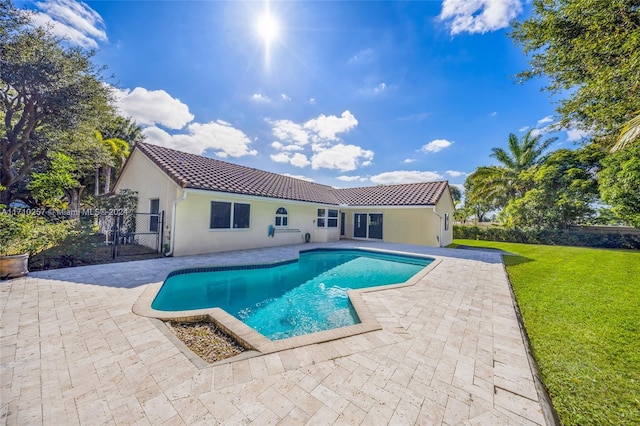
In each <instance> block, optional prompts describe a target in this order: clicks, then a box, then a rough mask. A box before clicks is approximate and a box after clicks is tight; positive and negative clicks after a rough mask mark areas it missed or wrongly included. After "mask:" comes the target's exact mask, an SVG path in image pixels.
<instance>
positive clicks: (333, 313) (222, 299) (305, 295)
mask: <svg viewBox="0 0 640 426" xmlns="http://www.w3.org/2000/svg"><path fill="white" fill-rule="evenodd" d="M432 261H433V259H430V258H425V257H412V256H399V255H393V254H381V253H375V252H369V251H364V250H327V249H320V250H309V251H305V252H301V253H300V259H299V260H292V261H287V262H281V263H277V264H271V265H251V266H237V267H211V268H198V269H191V270H189V269H186V270H179V271H174V272H172V273H171V274H169V276H168V277H167V279H166V280H165V282H164V284H163V285H162V287H161V289H160V291H159V292H158V295H157V296H156V298H155V299H154V301H153V303H152V304H151V307H152V308H154V309H157V310H160V311H184V310H192V309H203V308H212V307H219V308H222V309H224V310H225V311H227V312H228V313H229V314H231V315H233V316H235V317H236V318H238V319H240V320H241V321H242V322H244V323H245V324H247V325H248V326H250V327H252V328H253V329H255V330H257V331H258V332H260V333H262V334H263V335H265V336H266V337H268V338H269V339H271V340H278V339H285V338H288V337H293V336H299V335H303V334H309V333H315V332H318V331H323V330H329V329H333V328H338V327H344V326H347V325H353V324H357V323H358V322H359V320H358V318H357V315H356V313H355V312H354V310H353V308H352V307H351V304H350V303H349V298H348V296H347V291H348V290H352V289H360V288H366V287H375V286H381V285H388V284H398V283H403V282H405V281H406V280H408V279H409V278H411V277H412V276H413V275H415V274H416V273H417V272H419V271H420V270H422V269H423V268H424V267H425V266H427V265H428V264H429V263H431V262H432Z"/></svg>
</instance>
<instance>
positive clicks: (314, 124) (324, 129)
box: [304, 111, 358, 141]
mask: <svg viewBox="0 0 640 426" xmlns="http://www.w3.org/2000/svg"><path fill="white" fill-rule="evenodd" d="M357 125H358V120H356V118H355V117H354V116H353V114H351V112H349V111H344V112H343V113H342V115H341V116H340V117H336V116H335V115H328V116H327V115H324V114H320V115H319V116H318V118H314V119H312V120H309V121H307V122H306V123H304V128H305V129H307V130H309V131H311V132H313V133H315V135H313V136H312V138H313V139H314V140H326V141H335V140H337V139H338V137H337V134H338V133H345V132H348V131H349V130H351V129H352V128H354V127H356V126H357Z"/></svg>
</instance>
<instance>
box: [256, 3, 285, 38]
mask: <svg viewBox="0 0 640 426" xmlns="http://www.w3.org/2000/svg"><path fill="white" fill-rule="evenodd" d="M256 31H257V33H258V35H259V36H260V38H262V39H263V40H264V42H265V43H267V44H269V43H271V42H272V41H273V40H275V39H277V38H278V35H279V34H280V25H279V24H278V21H277V20H276V19H275V18H274V17H273V16H272V15H271V14H270V13H269V11H266V12H265V13H264V14H263V15H262V16H260V17H259V18H258V21H257V22H256Z"/></svg>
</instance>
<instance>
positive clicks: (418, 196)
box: [135, 142, 447, 206]
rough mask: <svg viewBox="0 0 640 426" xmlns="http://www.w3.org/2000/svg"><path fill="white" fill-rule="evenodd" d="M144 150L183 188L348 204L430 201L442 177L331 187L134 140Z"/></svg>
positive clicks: (434, 200) (435, 199) (437, 195)
mask: <svg viewBox="0 0 640 426" xmlns="http://www.w3.org/2000/svg"><path fill="white" fill-rule="evenodd" d="M135 149H139V150H140V151H141V152H143V153H144V154H145V155H146V156H147V157H148V158H149V159H150V160H151V161H153V162H154V163H155V164H156V165H157V166H158V167H160V168H161V169H162V170H163V171H164V172H165V173H166V174H167V175H168V176H169V177H170V178H171V179H173V180H174V181H175V182H176V183H177V184H178V185H180V186H181V187H183V188H193V189H203V190H209V191H219V192H228V193H232V194H243V195H253V196H259V197H269V198H281V199H286V200H296V201H308V202H316V203H323V204H333V205H338V204H347V205H353V206H401V205H434V204H436V203H437V202H438V200H439V199H440V196H442V194H443V192H444V190H445V189H446V187H447V182H426V183H416V184H406V185H389V186H371V187H363V188H346V189H335V188H332V187H330V186H327V185H321V184H317V183H313V182H307V181H304V180H301V179H296V178H292V177H288V176H283V175H279V174H276V173H271V172H266V171H263V170H258V169H254V168H251V167H245V166H240V165H237V164H232V163H227V162H225V161H220V160H215V159H213V158H207V157H202V156H200V155H195V154H189V153H186V152H181V151H176V150H174V149H170V148H165V147H162V146H158V145H152V144H148V143H143V142H139V143H137V144H136V147H135Z"/></svg>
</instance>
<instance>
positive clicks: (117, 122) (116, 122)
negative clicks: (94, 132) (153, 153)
mask: <svg viewBox="0 0 640 426" xmlns="http://www.w3.org/2000/svg"><path fill="white" fill-rule="evenodd" d="M99 131H100V134H102V137H104V138H105V139H111V138H118V139H122V140H123V141H127V143H128V144H129V147H132V146H133V145H135V143H136V142H140V141H143V140H144V139H145V138H146V136H145V135H144V133H142V128H141V127H140V126H139V125H138V123H136V121H135V120H134V119H132V118H131V117H122V116H116V117H115V118H113V119H112V120H109V121H107V122H106V123H105V124H104V125H102V126H100V128H99Z"/></svg>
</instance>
